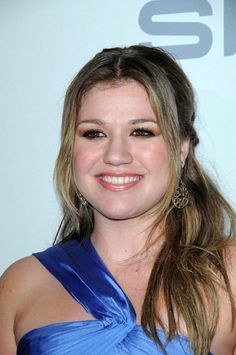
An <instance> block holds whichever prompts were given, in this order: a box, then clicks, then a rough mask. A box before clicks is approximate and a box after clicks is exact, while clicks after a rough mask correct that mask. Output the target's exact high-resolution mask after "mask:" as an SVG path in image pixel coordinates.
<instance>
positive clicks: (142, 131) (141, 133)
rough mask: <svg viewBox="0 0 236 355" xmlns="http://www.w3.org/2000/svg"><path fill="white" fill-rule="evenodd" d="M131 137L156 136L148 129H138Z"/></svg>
mask: <svg viewBox="0 0 236 355" xmlns="http://www.w3.org/2000/svg"><path fill="white" fill-rule="evenodd" d="M131 135H132V136H135V137H154V136H155V134H154V133H153V132H152V131H151V130H150V129H147V128H137V129H135V130H134V131H133V132H132V133H131Z"/></svg>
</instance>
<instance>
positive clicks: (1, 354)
mask: <svg viewBox="0 0 236 355" xmlns="http://www.w3.org/2000/svg"><path fill="white" fill-rule="evenodd" d="M14 289H15V287H14V275H13V272H12V270H11V268H9V269H8V270H7V271H6V272H5V273H4V274H3V276H2V277H1V278H0V324H1V327H0V355H14V354H16V342H15V336H14V321H15V311H16V310H15V303H16V302H15V300H14V298H15V296H16V295H15V291H14Z"/></svg>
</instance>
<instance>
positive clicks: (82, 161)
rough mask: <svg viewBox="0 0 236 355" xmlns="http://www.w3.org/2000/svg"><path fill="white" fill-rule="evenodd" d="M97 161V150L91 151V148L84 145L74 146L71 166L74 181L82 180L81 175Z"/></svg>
mask: <svg viewBox="0 0 236 355" xmlns="http://www.w3.org/2000/svg"><path fill="white" fill-rule="evenodd" d="M97 160H98V150H96V149H91V146H87V145H86V144H75V146H74V148H73V166H74V173H75V177H76V180H77V181H78V180H79V179H81V178H83V174H84V173H85V172H87V171H89V170H90V169H91V168H92V166H93V165H94V162H96V161H97Z"/></svg>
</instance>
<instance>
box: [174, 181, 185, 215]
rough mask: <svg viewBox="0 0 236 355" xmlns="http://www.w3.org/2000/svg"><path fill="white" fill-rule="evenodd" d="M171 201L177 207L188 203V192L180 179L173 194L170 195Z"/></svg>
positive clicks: (179, 207) (182, 206)
mask: <svg viewBox="0 0 236 355" xmlns="http://www.w3.org/2000/svg"><path fill="white" fill-rule="evenodd" d="M172 203H173V205H174V206H175V207H176V208H178V209H182V208H184V207H186V206H187V204H188V203H189V192H188V189H187V187H186V185H185V183H184V182H183V181H182V179H180V181H179V184H178V186H177V188H176V191H175V193H174V196H173V197H172Z"/></svg>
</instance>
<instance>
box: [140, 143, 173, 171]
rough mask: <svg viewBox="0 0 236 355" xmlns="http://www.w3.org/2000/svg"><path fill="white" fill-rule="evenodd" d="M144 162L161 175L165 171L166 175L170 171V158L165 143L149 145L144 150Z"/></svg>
mask: <svg viewBox="0 0 236 355" xmlns="http://www.w3.org/2000/svg"><path fill="white" fill-rule="evenodd" d="M141 154H142V157H143V161H145V163H146V164H147V166H148V167H149V168H150V169H151V170H153V171H158V172H159V173H160V172H162V171H163V173H166V172H167V171H168V170H169V157H168V153H167V149H166V146H165V144H164V142H162V141H161V142H160V143H158V144H153V145H148V146H147V148H146V149H145V148H144V149H143V150H142V153H141Z"/></svg>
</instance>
